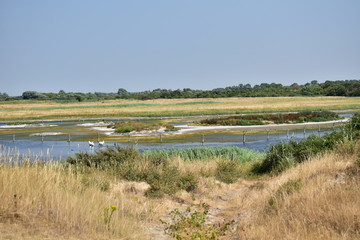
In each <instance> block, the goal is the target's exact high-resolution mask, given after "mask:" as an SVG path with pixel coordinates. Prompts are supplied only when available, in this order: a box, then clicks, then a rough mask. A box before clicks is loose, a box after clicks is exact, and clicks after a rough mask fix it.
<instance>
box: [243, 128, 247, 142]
mask: <svg viewBox="0 0 360 240" xmlns="http://www.w3.org/2000/svg"><path fill="white" fill-rule="evenodd" d="M245 134H246V132H245V131H244V132H243V144H245V142H246V139H245Z"/></svg>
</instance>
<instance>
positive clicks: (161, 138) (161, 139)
mask: <svg viewBox="0 0 360 240" xmlns="http://www.w3.org/2000/svg"><path fill="white" fill-rule="evenodd" d="M162 141H163V137H162V134H161V133H160V142H162Z"/></svg>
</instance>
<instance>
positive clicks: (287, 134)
mask: <svg viewBox="0 0 360 240" xmlns="http://www.w3.org/2000/svg"><path fill="white" fill-rule="evenodd" d="M286 137H287V139H289V138H290V136H289V129H286Z"/></svg>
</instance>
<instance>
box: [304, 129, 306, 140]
mask: <svg viewBox="0 0 360 240" xmlns="http://www.w3.org/2000/svg"><path fill="white" fill-rule="evenodd" d="M304 138H306V127H304Z"/></svg>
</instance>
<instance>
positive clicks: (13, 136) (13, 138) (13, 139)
mask: <svg viewBox="0 0 360 240" xmlns="http://www.w3.org/2000/svg"><path fill="white" fill-rule="evenodd" d="M13 142H15V134H13Z"/></svg>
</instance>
